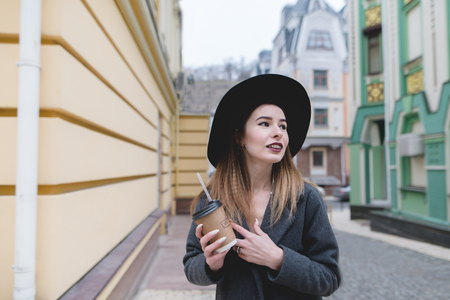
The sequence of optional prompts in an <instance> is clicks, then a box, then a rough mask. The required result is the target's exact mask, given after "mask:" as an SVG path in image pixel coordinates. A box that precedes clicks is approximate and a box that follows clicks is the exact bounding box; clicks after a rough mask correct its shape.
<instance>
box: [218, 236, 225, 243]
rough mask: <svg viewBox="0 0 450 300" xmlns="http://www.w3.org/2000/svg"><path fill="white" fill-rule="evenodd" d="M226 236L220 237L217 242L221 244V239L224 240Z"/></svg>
mask: <svg viewBox="0 0 450 300" xmlns="http://www.w3.org/2000/svg"><path fill="white" fill-rule="evenodd" d="M226 238H227V237H226V236H224V237H223V238H220V239H218V240H217V243H219V244H222V243H223V241H225V240H226Z"/></svg>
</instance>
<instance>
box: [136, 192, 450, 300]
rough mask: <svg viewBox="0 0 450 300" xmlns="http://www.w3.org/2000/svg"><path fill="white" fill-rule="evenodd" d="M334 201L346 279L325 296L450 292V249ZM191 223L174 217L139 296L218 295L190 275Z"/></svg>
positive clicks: (403, 298)
mask: <svg viewBox="0 0 450 300" xmlns="http://www.w3.org/2000/svg"><path fill="white" fill-rule="evenodd" d="M329 203H330V206H331V207H332V210H331V215H330V216H331V218H330V219H331V221H332V225H333V228H334V229H335V234H336V238H337V240H338V243H339V250H340V259H339V263H340V267H341V272H342V278H343V280H342V282H341V286H340V288H339V289H338V290H337V291H336V292H335V293H334V294H333V295H332V296H330V297H327V298H325V299H333V300H340V299H380V300H388V299H393V300H394V299H395V300H411V299H421V300H423V299H445V297H448V295H450V285H449V284H448V278H450V249H447V248H443V247H438V246H434V245H430V244H426V243H421V242H416V241H410V240H406V239H402V238H398V237H394V236H389V235H386V234H380V233H373V232H371V231H370V230H369V227H368V222H367V221H350V220H349V207H348V203H344V204H343V205H342V206H341V203H337V202H335V201H330V202H329ZM189 225H190V216H186V215H184V216H174V217H171V218H170V221H169V233H168V235H167V236H162V237H160V248H159V249H158V251H157V253H156V255H155V259H154V263H153V264H152V266H151V267H150V269H149V271H148V274H147V277H146V279H145V280H144V282H143V284H142V286H141V290H140V292H139V294H138V295H137V296H136V297H135V299H134V300H153V299H158V300H165V299H171V300H173V299H193V300H194V299H195V300H200V299H201V300H204V299H214V298H215V297H214V289H215V287H214V286H209V287H198V286H194V285H192V284H190V283H189V282H187V280H186V278H185V276H184V272H183V265H182V257H183V255H184V251H185V250H184V244H185V238H186V233H187V231H188V229H189ZM352 232H353V233H352ZM355 233H358V234H355ZM362 235H366V236H362ZM380 239H382V240H380ZM383 240H384V241H383ZM386 241H387V242H386ZM399 245H401V246H399ZM406 248H409V249H406ZM411 248H415V249H416V251H414V250H410V249H411ZM426 253H428V254H426ZM438 257H442V258H447V259H442V258H438Z"/></svg>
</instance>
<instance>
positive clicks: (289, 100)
mask: <svg viewBox="0 0 450 300" xmlns="http://www.w3.org/2000/svg"><path fill="white" fill-rule="evenodd" d="M262 104H274V105H276V106H278V107H280V108H281V109H282V110H283V112H284V115H285V116H286V120H287V132H288V135H289V150H290V152H291V155H292V156H295V155H296V154H297V152H298V151H300V149H301V147H302V145H303V142H304V141H305V138H306V134H307V132H308V128H309V122H310V120H311V102H310V100H309V97H308V94H307V93H306V91H305V89H304V88H303V86H302V85H301V84H300V83H299V82H298V81H296V80H294V79H292V78H290V77H287V76H283V75H277V74H264V75H258V76H255V77H252V78H249V79H247V80H244V81H242V82H240V83H238V84H237V85H235V86H234V87H232V88H231V89H230V90H229V91H228V92H227V93H226V94H225V95H224V96H223V98H222V100H220V103H219V105H218V106H217V109H216V113H215V115H214V120H213V123H212V127H211V132H210V134H209V141H208V159H209V161H210V163H211V164H212V165H213V166H214V167H216V166H217V163H218V162H219V160H220V158H221V157H222V156H224V155H225V154H226V151H228V147H229V143H230V140H231V138H232V135H234V131H235V129H236V128H237V127H236V124H239V122H242V119H243V118H244V117H246V116H248V115H249V113H251V112H253V110H255V109H256V108H257V107H258V106H260V105H262Z"/></svg>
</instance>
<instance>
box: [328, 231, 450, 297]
mask: <svg viewBox="0 0 450 300" xmlns="http://www.w3.org/2000/svg"><path fill="white" fill-rule="evenodd" d="M335 234H336V238H337V240H338V243H339V249H340V257H339V265H340V268H341V272H342V277H343V280H342V283H341V287H340V288H339V289H338V290H337V291H336V292H335V293H334V294H333V295H332V296H330V297H328V298H326V299H332V300H342V299H345V300H347V299H358V300H359V299H361V300H364V299H374V300H376V299H379V300H390V299H392V300H414V299H418V300H419V299H420V300H427V299H430V300H431V299H433V300H434V299H449V297H450V284H449V283H450V262H449V261H445V260H442V259H439V258H435V257H432V256H428V255H425V254H421V253H417V252H414V251H411V250H407V249H403V248H401V247H397V246H394V245H390V244H388V243H385V242H382V241H378V240H374V239H370V238H366V237H362V236H358V235H354V234H349V233H345V232H341V231H336V232H335Z"/></svg>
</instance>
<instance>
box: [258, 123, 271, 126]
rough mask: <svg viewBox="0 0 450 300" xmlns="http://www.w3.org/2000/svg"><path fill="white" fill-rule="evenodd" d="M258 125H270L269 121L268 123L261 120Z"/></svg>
mask: <svg viewBox="0 0 450 300" xmlns="http://www.w3.org/2000/svg"><path fill="white" fill-rule="evenodd" d="M258 125H261V126H266V127H268V126H269V123H267V122H261V123H259V124H258Z"/></svg>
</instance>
